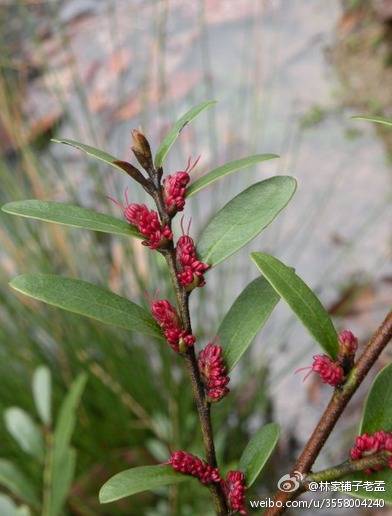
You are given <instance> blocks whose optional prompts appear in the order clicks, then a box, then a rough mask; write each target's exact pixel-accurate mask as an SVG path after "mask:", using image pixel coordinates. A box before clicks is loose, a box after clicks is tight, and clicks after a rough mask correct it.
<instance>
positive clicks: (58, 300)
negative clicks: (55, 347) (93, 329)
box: [10, 274, 162, 339]
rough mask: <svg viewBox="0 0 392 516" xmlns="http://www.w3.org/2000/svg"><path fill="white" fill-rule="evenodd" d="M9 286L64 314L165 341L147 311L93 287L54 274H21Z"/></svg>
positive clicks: (111, 293) (84, 282) (108, 291)
mask: <svg viewBox="0 0 392 516" xmlns="http://www.w3.org/2000/svg"><path fill="white" fill-rule="evenodd" d="M10 285H11V287H12V288H14V289H15V290H17V291H18V292H21V293H22V294H25V295H27V296H30V297H33V298H35V299H38V300H40V301H44V302H45V303H48V304H50V305H54V306H58V307H59V308H63V309H64V310H69V311H70V312H74V313H77V314H81V315H85V316H87V317H92V318H93V319H97V320H98V321H101V322H103V323H106V324H112V325H114V326H118V327H120V328H125V329H127V330H132V331H136V332H139V333H143V334H145V335H151V336H153V337H156V338H160V339H162V333H161V330H160V328H159V326H158V325H157V324H156V322H155V321H154V319H153V318H152V316H151V315H150V314H149V313H148V312H147V311H146V310H145V309H144V308H142V307H140V306H139V305H137V304H135V303H133V302H132V301H129V300H128V299H125V298H123V297H121V296H118V295H117V294H114V293H113V292H111V291H110V290H106V289H104V288H102V287H98V286H97V285H93V284H92V283H87V282H86V281H82V280H78V279H72V278H64V277H62V276H56V275H54V274H22V275H21V276H17V277H16V278H14V279H13V280H12V281H11V283H10Z"/></svg>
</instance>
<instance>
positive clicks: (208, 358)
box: [198, 342, 230, 401]
mask: <svg viewBox="0 0 392 516" xmlns="http://www.w3.org/2000/svg"><path fill="white" fill-rule="evenodd" d="M222 353H223V349H222V347H221V346H218V345H216V344H213V343H212V342H209V343H208V344H207V346H206V347H205V348H204V349H203V350H202V351H200V353H199V357H198V364H199V369H200V373H201V376H202V379H203V382H204V385H205V387H206V393H207V396H208V398H209V399H210V401H219V400H221V399H222V398H223V397H224V396H226V394H228V392H229V389H228V388H227V387H226V386H227V384H228V383H229V381H230V378H229V376H227V375H226V367H225V364H224V362H223V358H222Z"/></svg>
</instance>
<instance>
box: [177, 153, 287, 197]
mask: <svg viewBox="0 0 392 516" xmlns="http://www.w3.org/2000/svg"><path fill="white" fill-rule="evenodd" d="M274 158H279V156H278V155H277V154H256V155H255V156H248V157H246V158H242V159H237V160H235V161H230V163H226V164H225V165H222V166H220V167H217V168H214V169H213V170H211V171H210V172H208V173H207V174H204V176H202V177H200V178H199V179H196V181H194V182H193V183H192V184H191V185H190V186H189V187H188V188H187V190H186V196H187V197H191V196H192V195H195V194H196V193H197V192H200V190H202V189H203V188H205V187H206V186H209V185H210V184H212V183H214V182H215V181H218V179H221V178H223V177H225V176H228V175H229V174H233V173H234V172H237V171H238V170H241V169H243V168H246V167H251V166H252V165H255V164H256V163H260V162H261V161H267V160H269V159H274Z"/></svg>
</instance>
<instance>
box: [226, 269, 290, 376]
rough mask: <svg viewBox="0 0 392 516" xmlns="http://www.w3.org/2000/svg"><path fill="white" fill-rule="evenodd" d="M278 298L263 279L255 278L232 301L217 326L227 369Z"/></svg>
mask: <svg viewBox="0 0 392 516" xmlns="http://www.w3.org/2000/svg"><path fill="white" fill-rule="evenodd" d="M279 299H280V297H279V295H278V294H277V293H276V292H275V290H274V289H273V288H272V287H271V285H270V284H269V283H268V281H267V280H266V279H264V278H256V279H255V280H253V281H252V282H251V283H249V285H248V286H247V287H246V288H245V290H243V291H242V292H241V294H240V295H239V296H238V297H237V299H236V300H235V301H234V303H233V305H232V306H231V308H230V310H229V311H228V312H227V314H226V315H225V317H224V319H223V321H222V322H221V325H220V326H219V330H218V336H219V342H220V345H221V346H222V347H223V354H224V361H225V364H226V367H227V369H228V370H229V371H230V370H231V369H233V367H234V366H235V365H236V363H237V362H238V361H239V359H240V358H241V356H242V355H243V353H245V351H246V350H247V349H248V347H249V346H250V344H251V343H252V341H253V339H254V337H255V336H256V334H257V333H258V332H259V331H260V329H261V328H262V327H263V326H264V324H265V323H266V322H267V320H268V318H269V316H270V315H271V313H272V310H273V309H274V308H275V306H276V304H277V303H278V301H279Z"/></svg>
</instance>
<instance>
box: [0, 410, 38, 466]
mask: <svg viewBox="0 0 392 516" xmlns="http://www.w3.org/2000/svg"><path fill="white" fill-rule="evenodd" d="M4 421H5V426H6V428H7V430H8V432H9V433H10V434H11V435H12V437H13V438H14V439H15V441H16V442H17V443H18V444H19V446H20V447H21V448H22V450H23V451H25V452H26V453H28V454H30V455H32V456H34V457H36V458H37V459H39V460H42V458H43V454H44V444H43V439H42V435H41V432H40V429H39V428H38V427H37V425H36V424H35V423H34V421H33V420H32V419H31V417H30V415H29V414H28V413H27V412H25V411H24V410H22V409H21V408H19V407H10V408H9V409H7V410H6V411H5V412H4Z"/></svg>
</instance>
